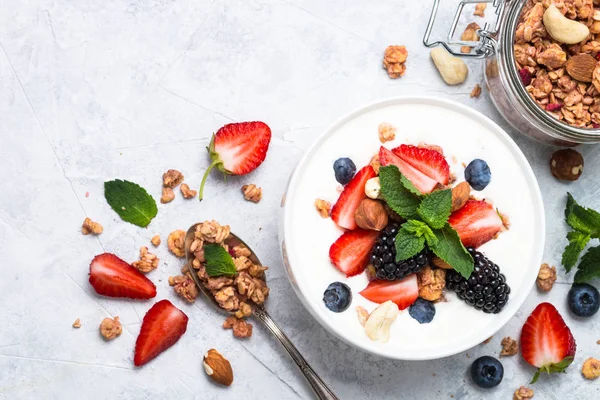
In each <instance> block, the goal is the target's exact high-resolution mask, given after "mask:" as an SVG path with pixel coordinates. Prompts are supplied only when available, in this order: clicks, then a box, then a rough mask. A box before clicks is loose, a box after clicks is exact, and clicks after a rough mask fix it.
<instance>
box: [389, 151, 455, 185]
mask: <svg viewBox="0 0 600 400" xmlns="http://www.w3.org/2000/svg"><path fill="white" fill-rule="evenodd" d="M392 152H393V153H394V154H395V155H397V156H398V157H400V158H401V159H403V160H404V161H406V162H407V163H409V164H410V165H412V166H413V167H415V168H416V169H418V170H419V171H421V172H422V173H424V174H425V175H427V176H428V177H430V178H431V179H433V180H435V181H436V182H438V183H441V184H442V185H447V184H448V181H449V180H450V166H449V165H448V162H447V161H446V158H444V156H443V155H442V154H441V153H440V152H439V151H435V150H431V149H426V148H424V147H417V146H411V145H408V144H402V145H400V146H399V147H396V148H395V149H392Z"/></svg>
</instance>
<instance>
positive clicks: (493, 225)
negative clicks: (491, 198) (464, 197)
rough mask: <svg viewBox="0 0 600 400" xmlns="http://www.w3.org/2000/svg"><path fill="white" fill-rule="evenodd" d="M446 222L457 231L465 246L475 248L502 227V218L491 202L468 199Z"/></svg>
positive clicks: (490, 238)
mask: <svg viewBox="0 0 600 400" xmlns="http://www.w3.org/2000/svg"><path fill="white" fill-rule="evenodd" d="M448 223H449V224H450V225H451V226H452V227H453V228H454V229H455V230H456V232H458V236H460V240H461V241H462V243H463V245H465V247H474V248H477V247H479V246H481V245H482V244H484V243H486V242H489V241H490V240H492V239H493V238H494V236H496V234H497V233H498V232H500V229H502V219H500V216H499V215H498V212H497V211H496V210H495V209H494V207H492V205H491V204H489V203H486V202H485V201H483V200H469V201H467V202H466V203H465V205H464V206H463V207H462V208H461V209H459V210H458V211H455V212H453V213H452V214H451V215H450V218H449V219H448Z"/></svg>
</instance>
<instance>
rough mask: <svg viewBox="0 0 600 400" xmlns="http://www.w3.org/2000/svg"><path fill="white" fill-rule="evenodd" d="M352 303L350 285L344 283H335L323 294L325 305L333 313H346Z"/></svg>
mask: <svg viewBox="0 0 600 400" xmlns="http://www.w3.org/2000/svg"><path fill="white" fill-rule="evenodd" d="M351 301H352V292H351V291H350V288H349V287H348V285H346V284H344V283H342V282H333V283H332V284H330V285H329V286H328V287H327V289H326V290H325V293H323V303H325V306H326V307H327V308H329V309H330V310H331V311H333V312H342V311H346V309H347V308H348V307H349V306H350V302H351Z"/></svg>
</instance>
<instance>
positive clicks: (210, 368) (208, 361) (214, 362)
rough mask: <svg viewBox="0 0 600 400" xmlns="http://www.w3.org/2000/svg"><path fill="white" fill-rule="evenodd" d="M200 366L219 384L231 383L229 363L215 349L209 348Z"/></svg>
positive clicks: (231, 371) (231, 372)
mask: <svg viewBox="0 0 600 400" xmlns="http://www.w3.org/2000/svg"><path fill="white" fill-rule="evenodd" d="M202 366H203V367H204V371H205V372H206V375H208V376H209V377H210V378H211V379H212V380H213V381H215V382H216V383H218V384H219V385H224V386H231V384H232V383H233V370H232V369H231V364H230V363H229V361H227V359H226V358H225V357H223V356H222V355H221V353H219V352H218V351H217V350H215V349H210V350H209V351H208V352H207V353H206V354H205V355H204V361H203V362H202Z"/></svg>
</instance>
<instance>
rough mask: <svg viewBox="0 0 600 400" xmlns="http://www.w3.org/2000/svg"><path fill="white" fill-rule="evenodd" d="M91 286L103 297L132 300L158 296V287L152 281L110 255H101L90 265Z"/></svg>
mask: <svg viewBox="0 0 600 400" xmlns="http://www.w3.org/2000/svg"><path fill="white" fill-rule="evenodd" d="M90 284H91V285H92V287H93V288H94V290H96V293H98V294H101V295H103V296H109V297H128V298H130V299H151V298H152V297H154V296H156V286H154V283H152V281H151V280H150V279H148V278H146V277H145V276H144V274H142V273H141V272H140V271H138V270H137V269H135V268H133V267H132V266H131V265H129V264H128V263H126V262H125V261H123V260H121V259H120V258H119V257H117V256H115V255H114V254H110V253H103V254H99V255H97V256H96V257H94V259H93V260H92V262H91V263H90Z"/></svg>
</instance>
